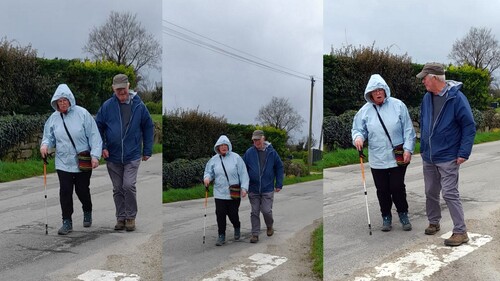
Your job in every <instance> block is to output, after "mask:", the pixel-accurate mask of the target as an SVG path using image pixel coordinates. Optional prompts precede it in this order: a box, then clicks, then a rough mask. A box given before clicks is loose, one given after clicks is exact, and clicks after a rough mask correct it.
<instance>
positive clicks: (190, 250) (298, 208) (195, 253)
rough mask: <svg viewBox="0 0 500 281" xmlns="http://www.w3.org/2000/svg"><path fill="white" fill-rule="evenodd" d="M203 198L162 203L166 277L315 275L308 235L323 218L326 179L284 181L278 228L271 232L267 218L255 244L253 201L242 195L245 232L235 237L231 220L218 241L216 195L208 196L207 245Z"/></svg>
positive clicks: (178, 280) (276, 210)
mask: <svg viewBox="0 0 500 281" xmlns="http://www.w3.org/2000/svg"><path fill="white" fill-rule="evenodd" d="M203 202H204V199H200V200H191V201H185V202H176V203H169V204H164V207H163V213H164V229H165V231H164V235H165V236H164V243H165V244H164V261H163V262H164V272H165V274H164V280H169V281H182V280H206V281H208V280H247V281H251V280H289V281H294V280H297V281H298V280H314V278H313V277H312V274H311V265H310V259H309V255H308V252H309V245H310V240H309V239H310V238H309V237H310V234H311V232H312V231H313V230H314V227H315V226H317V225H318V223H319V222H320V221H321V218H322V211H323V207H322V204H323V181H313V182H308V183H301V184H294V185H289V186H285V187H284V188H283V190H282V191H281V192H279V193H275V197H274V206H273V216H274V220H275V225H274V227H275V233H274V235H273V236H271V237H267V236H266V233H265V225H264V223H263V219H261V224H262V226H263V229H262V232H261V234H260V235H259V239H260V240H259V242H258V243H256V244H251V243H250V242H249V240H250V236H251V225H250V205H249V202H248V198H244V199H243V200H242V204H241V206H240V212H239V214H240V221H241V231H242V237H241V239H240V241H239V242H236V241H234V239H233V227H232V225H231V223H230V222H229V220H227V222H228V228H227V231H226V241H227V242H226V244H225V245H223V246H221V247H218V246H215V241H216V238H217V223H216V219H215V207H214V199H213V198H209V200H208V202H209V203H208V208H207V219H206V242H205V244H203V225H204V213H205V212H204V207H203V206H204V204H203Z"/></svg>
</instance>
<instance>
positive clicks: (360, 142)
mask: <svg viewBox="0 0 500 281" xmlns="http://www.w3.org/2000/svg"><path fill="white" fill-rule="evenodd" d="M363 142H364V141H363V139H362V138H361V137H357V138H356V139H355V140H354V146H356V149H357V150H358V151H363Z"/></svg>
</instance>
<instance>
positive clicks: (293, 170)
mask: <svg viewBox="0 0 500 281" xmlns="http://www.w3.org/2000/svg"><path fill="white" fill-rule="evenodd" d="M283 167H284V170H285V175H287V176H292V175H293V176H296V177H303V176H307V175H309V169H308V168H307V166H306V165H305V164H304V163H300V162H293V161H291V160H289V159H285V160H284V161H283Z"/></svg>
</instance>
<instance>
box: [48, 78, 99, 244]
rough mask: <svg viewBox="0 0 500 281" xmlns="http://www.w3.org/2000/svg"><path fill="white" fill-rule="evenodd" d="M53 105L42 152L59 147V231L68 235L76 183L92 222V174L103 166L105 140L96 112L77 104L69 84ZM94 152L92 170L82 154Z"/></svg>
mask: <svg viewBox="0 0 500 281" xmlns="http://www.w3.org/2000/svg"><path fill="white" fill-rule="evenodd" d="M50 105H51V106H52V107H53V108H54V110H55V112H54V113H52V115H50V117H49V118H48V119H47V121H46V122H45V127H44V130H43V139H42V143H41V145H40V154H41V155H42V157H44V158H45V157H47V154H48V150H49V148H54V147H55V148H56V156H55V159H56V160H55V166H56V171H57V176H58V177H59V201H60V203H61V209H62V220H63V225H62V227H61V228H60V229H59V231H58V232H57V233H58V234H59V235H66V234H68V233H69V232H71V231H73V220H72V218H71V216H72V214H73V187H74V189H75V192H76V195H77V196H78V199H79V200H80V202H81V203H82V209H83V226H84V227H90V226H91V224H92V200H91V197H90V188H89V186H90V177H91V175H92V169H95V168H97V167H98V166H99V158H100V155H101V152H102V140H101V135H100V134H99V130H98V129H97V125H96V122H95V120H94V118H93V117H92V115H90V113H89V112H88V111H87V110H86V109H85V108H83V107H81V106H78V105H76V101H75V97H74V96H73V93H72V92H71V90H70V89H69V87H68V86H67V85H66V84H61V85H59V86H58V87H57V89H56V91H55V93H54V95H53V97H52V100H51V101H50ZM83 151H88V152H90V158H91V159H90V163H89V167H88V168H89V169H88V170H84V171H82V170H80V168H79V167H78V154H79V153H80V152H83Z"/></svg>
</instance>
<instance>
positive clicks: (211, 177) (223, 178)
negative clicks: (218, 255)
mask: <svg viewBox="0 0 500 281" xmlns="http://www.w3.org/2000/svg"><path fill="white" fill-rule="evenodd" d="M232 149H233V148H232V145H231V142H230V141H229V139H228V138H227V137H226V136H224V135H222V136H220V137H219V139H218V140H217V142H216V143H215V145H214V150H215V153H216V154H215V155H214V156H213V157H212V158H211V159H210V160H209V161H208V163H207V165H206V166H205V173H204V175H203V182H204V183H205V186H206V187H207V188H208V185H209V184H210V182H211V181H214V198H215V214H216V216H217V228H218V234H219V235H218V238H217V242H216V244H215V245H217V246H222V244H224V243H226V216H227V217H228V218H229V220H230V221H231V223H232V224H233V227H234V240H239V239H240V235H241V232H240V231H241V225H240V218H239V215H238V212H239V207H240V203H241V198H235V199H233V198H231V194H230V188H229V187H230V186H232V185H239V186H240V187H241V191H240V192H241V196H242V197H245V196H246V194H247V192H248V182H249V178H248V172H247V168H246V166H245V162H243V159H242V158H241V156H239V155H238V154H237V153H235V152H232Z"/></svg>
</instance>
